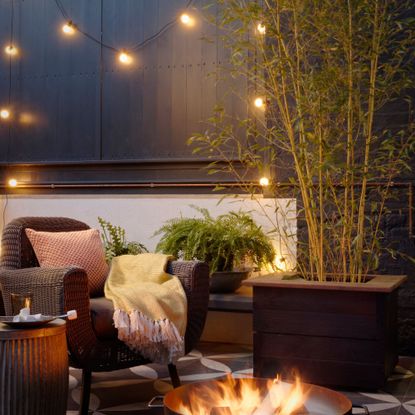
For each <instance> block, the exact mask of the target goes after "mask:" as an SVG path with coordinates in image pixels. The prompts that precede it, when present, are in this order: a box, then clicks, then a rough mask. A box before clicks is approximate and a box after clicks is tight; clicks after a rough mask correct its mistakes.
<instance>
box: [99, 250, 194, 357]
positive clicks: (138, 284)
mask: <svg viewBox="0 0 415 415" xmlns="http://www.w3.org/2000/svg"><path fill="white" fill-rule="evenodd" d="M171 259H172V258H171V257H170V256H168V255H162V254H138V255H122V256H119V257H115V258H113V260H112V263H111V269H110V273H109V276H108V278H107V281H106V283H105V297H106V298H108V299H110V300H112V301H113V303H114V309H115V311H114V317H113V318H114V325H115V327H116V328H117V329H118V338H119V339H120V340H122V341H123V342H125V343H126V344H127V345H128V346H129V347H130V348H131V349H133V350H136V351H138V352H140V353H141V354H142V355H143V356H144V357H145V358H148V359H150V360H151V361H153V362H155V363H163V364H165V363H174V362H175V361H176V360H177V359H178V358H179V357H181V356H183V354H184V333H185V330H186V322H187V299H186V294H185V292H184V290H183V287H182V284H181V283H180V281H179V279H178V278H177V277H176V276H174V275H171V274H168V273H166V272H165V269H166V266H167V262H168V261H169V260H171Z"/></svg>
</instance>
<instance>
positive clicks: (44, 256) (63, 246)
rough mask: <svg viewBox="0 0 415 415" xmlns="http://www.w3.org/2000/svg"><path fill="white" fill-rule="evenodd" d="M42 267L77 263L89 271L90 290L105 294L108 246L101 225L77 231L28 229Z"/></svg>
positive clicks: (93, 292)
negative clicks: (98, 228)
mask: <svg viewBox="0 0 415 415" xmlns="http://www.w3.org/2000/svg"><path fill="white" fill-rule="evenodd" d="M26 235H27V237H28V238H29V241H30V243H31V244H32V246H33V250H34V251H35V254H36V257H37V260H38V262H39V265H40V266H41V267H47V268H55V267H68V266H76V267H79V268H82V269H84V270H85V271H86V273H87V275H88V286H89V293H90V295H91V296H92V297H94V296H99V295H102V294H103V292H104V284H105V280H106V278H107V275H108V270H109V269H108V264H107V263H106V262H105V254H104V247H103V245H102V242H101V238H100V236H99V231H98V230H97V229H88V230H85V231H76V232H38V231H35V230H33V229H29V228H28V229H26Z"/></svg>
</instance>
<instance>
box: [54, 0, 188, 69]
mask: <svg viewBox="0 0 415 415" xmlns="http://www.w3.org/2000/svg"><path fill="white" fill-rule="evenodd" d="M193 1H194V0H188V1H187V3H186V6H185V7H184V9H185V10H186V9H188V8H189V7H190V6H191V5H192V3H193ZM55 3H56V6H57V7H58V9H59V11H60V12H61V14H62V17H63V18H64V20H65V23H64V24H63V26H62V32H63V33H64V34H65V35H66V36H68V37H70V36H72V35H74V34H75V33H80V34H82V35H84V36H85V37H87V38H88V39H89V40H92V41H93V42H95V43H97V44H98V45H100V46H101V47H103V48H106V49H109V50H111V51H113V52H114V53H115V54H116V55H117V59H118V61H119V62H120V63H121V64H123V65H130V64H131V63H132V62H133V57H132V56H133V55H132V54H133V52H134V51H137V50H138V49H141V48H142V47H144V46H145V45H147V44H148V43H150V42H151V41H153V40H154V39H156V38H158V37H159V36H161V35H162V34H163V33H164V32H166V31H167V30H168V29H170V27H172V26H173V25H175V24H176V23H177V22H178V21H180V22H181V23H182V24H183V25H185V26H189V27H190V26H194V24H195V20H194V18H193V17H192V16H191V15H190V14H188V13H185V12H184V13H182V14H181V15H180V16H177V17H176V18H175V19H173V20H171V21H170V22H168V23H167V24H165V25H164V26H163V27H162V28H161V29H160V30H159V31H158V32H157V33H155V34H154V35H152V36H150V37H149V38H147V39H145V40H144V41H142V42H140V43H137V44H135V45H132V46H131V47H128V48H122V49H120V48H117V47H114V46H112V45H109V44H106V43H104V42H103V41H102V40H101V39H98V38H96V37H95V36H93V35H91V34H90V33H88V32H86V31H84V30H82V29H81V28H80V27H79V26H78V25H76V24H75V23H74V22H73V20H72V19H71V18H70V15H69V13H68V12H67V11H66V9H65V7H64V6H63V4H62V2H61V0H55ZM127 51H128V52H127Z"/></svg>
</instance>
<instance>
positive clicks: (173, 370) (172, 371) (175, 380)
mask: <svg viewBox="0 0 415 415" xmlns="http://www.w3.org/2000/svg"><path fill="white" fill-rule="evenodd" d="M167 367H168V368H169V375H170V379H171V383H172V385H173V388H178V387H179V386H180V385H181V382H180V378H179V375H178V374H177V367H176V365H174V364H173V363H169V364H168V365H167Z"/></svg>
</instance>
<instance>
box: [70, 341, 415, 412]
mask: <svg viewBox="0 0 415 415" xmlns="http://www.w3.org/2000/svg"><path fill="white" fill-rule="evenodd" d="M178 371H179V375H180V377H181V380H182V382H183V383H186V382H194V381H201V380H206V379H214V378H218V377H223V376H224V375H226V374H229V373H232V374H233V376H237V377H238V376H239V377H246V376H249V375H251V374H252V351H251V349H250V348H248V347H243V346H235V345H226V344H216V343H203V344H200V345H199V347H198V349H197V350H194V351H193V352H192V353H191V354H189V355H188V356H186V357H184V358H183V359H181V360H180V361H179V363H178ZM80 375H81V373H80V371H79V370H76V369H71V370H70V381H69V388H70V391H69V400H68V412H67V415H75V414H77V408H78V403H79V396H80V388H79V385H80V378H81V376H80ZM92 381H93V385H92V393H91V404H90V410H91V414H93V415H104V414H105V415H110V414H111V415H133V414H143V415H144V414H153V415H161V414H163V410H162V409H160V408H159V409H149V408H148V407H147V403H148V401H149V400H150V399H151V398H152V397H153V396H155V395H162V394H164V393H166V392H167V391H169V390H170V389H171V385H170V383H169V377H168V373H167V367H163V366H159V365H147V366H138V367H134V368H131V369H124V370H119V371H114V372H108V373H94V375H93V380H92ZM344 393H345V394H346V395H347V396H349V398H350V399H351V400H352V402H353V404H354V405H356V406H359V405H360V406H361V408H358V407H356V408H355V409H354V410H353V414H365V413H369V414H377V415H392V414H393V415H408V414H414V415H415V358H405V357H402V358H401V359H400V362H399V365H398V366H397V368H396V372H395V373H394V374H393V375H392V376H391V377H390V379H389V380H388V382H387V384H386V385H385V387H384V388H383V389H382V390H380V391H377V392H370V393H367V392H361V391H354V392H350V391H345V392H344Z"/></svg>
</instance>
